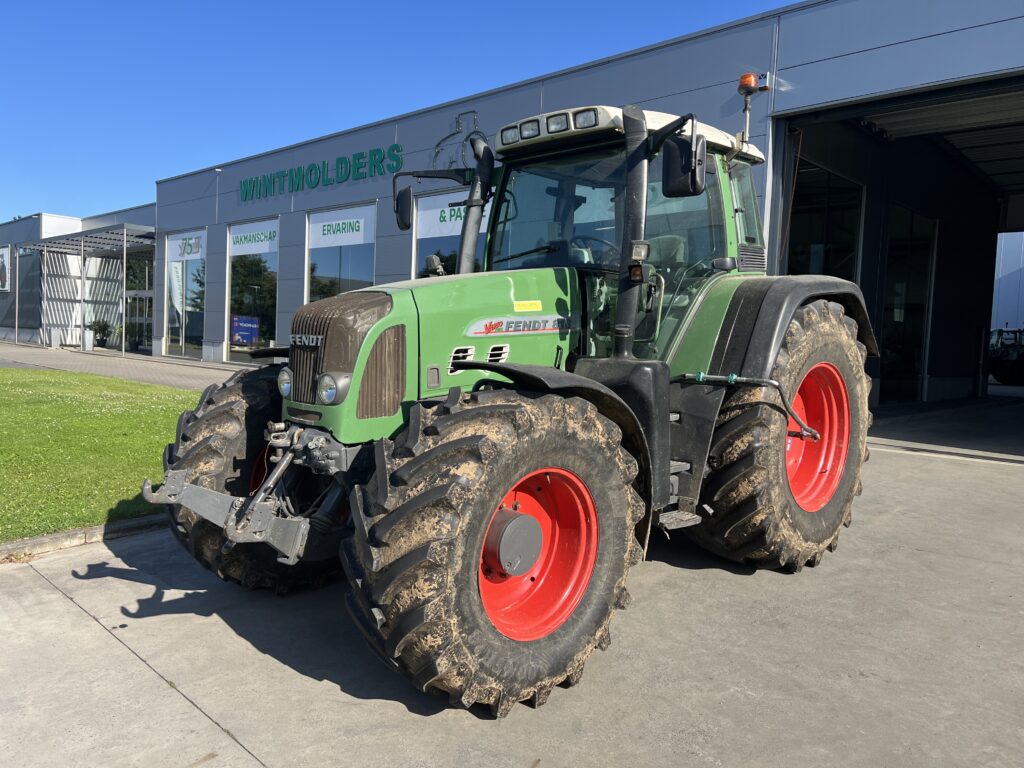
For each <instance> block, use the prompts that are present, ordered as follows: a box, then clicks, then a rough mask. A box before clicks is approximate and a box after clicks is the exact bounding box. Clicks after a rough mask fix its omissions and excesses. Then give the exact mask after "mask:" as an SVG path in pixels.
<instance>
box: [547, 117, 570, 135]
mask: <svg viewBox="0 0 1024 768" xmlns="http://www.w3.org/2000/svg"><path fill="white" fill-rule="evenodd" d="M568 130H569V115H568V114H567V113H565V112H562V113H561V114H558V115H550V116H549V117H548V133H561V132H562V131H568Z"/></svg>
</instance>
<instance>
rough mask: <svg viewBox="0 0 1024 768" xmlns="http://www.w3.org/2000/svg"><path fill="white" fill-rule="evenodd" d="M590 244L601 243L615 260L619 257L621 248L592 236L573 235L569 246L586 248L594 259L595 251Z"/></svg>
mask: <svg viewBox="0 0 1024 768" xmlns="http://www.w3.org/2000/svg"><path fill="white" fill-rule="evenodd" d="M588 243H600V244H601V245H603V246H605V247H606V248H608V249H610V251H611V253H610V255H611V256H612V257H613V258H614V257H617V256H618V255H619V246H617V245H616V244H615V243H612V242H609V241H608V240H602V239H601V238H600V237H594V236H592V235H573V236H572V239H570V240H569V245H575V246H576V247H577V248H584V249H586V250H587V251H590V254H591V258H593V251H592V250H591V248H590V246H589V245H588Z"/></svg>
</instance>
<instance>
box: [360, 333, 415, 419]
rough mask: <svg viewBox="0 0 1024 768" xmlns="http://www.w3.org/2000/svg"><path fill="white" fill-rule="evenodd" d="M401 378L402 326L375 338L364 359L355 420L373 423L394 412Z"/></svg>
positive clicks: (402, 383) (402, 391) (401, 390)
mask: <svg viewBox="0 0 1024 768" xmlns="http://www.w3.org/2000/svg"><path fill="white" fill-rule="evenodd" d="M405 378H406V376H405V326H404V325H393V326H391V327H390V328H388V329H387V330H386V331H384V332H383V333H382V334H381V335H380V336H378V337H377V340H376V341H375V342H374V343H373V349H371V350H370V354H369V356H368V357H367V359H366V370H365V371H363V379H362V381H361V382H360V384H359V403H358V404H357V406H356V416H357V417H358V418H360V419H375V418H379V417H381V416H390V415H391V414H393V413H394V412H395V411H397V410H398V407H399V406H400V405H401V404H402V395H403V394H405Z"/></svg>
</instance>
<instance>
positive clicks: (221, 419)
mask: <svg viewBox="0 0 1024 768" xmlns="http://www.w3.org/2000/svg"><path fill="white" fill-rule="evenodd" d="M280 369H281V366H280V365H271V366H266V367H264V368H259V369H256V370H245V371H239V372H238V373H236V374H234V375H233V376H232V377H231V378H230V379H228V380H227V381H226V382H225V383H223V384H219V385H214V386H211V387H209V388H208V389H207V390H206V391H205V392H203V394H202V396H201V397H200V398H199V405H198V406H196V408H195V409H194V410H192V411H185V412H184V413H183V414H181V417H180V418H179V419H178V429H177V434H176V436H175V441H174V443H173V444H171V445H169V446H167V452H166V453H165V454H164V469H165V470H167V469H176V470H182V469H183V470H185V472H186V474H185V480H186V482H189V483H194V484H196V485H199V486H201V487H203V488H210V489H212V490H215V491H219V492H221V493H227V494H230V495H232V496H246V495H248V494H249V493H250V492H251V491H252V490H253V489H254V488H255V487H256V486H258V485H259V484H260V483H261V482H262V481H263V479H264V478H265V476H266V473H267V471H268V468H269V466H270V465H269V464H268V462H267V451H266V442H265V440H264V437H263V432H264V430H265V428H266V425H267V422H268V421H270V420H275V421H276V420H278V419H280V417H281V396H280V394H279V393H278V391H277V374H278V371H279V370H280ZM167 511H168V514H169V516H170V523H171V530H172V531H173V532H174V534H175V536H177V538H178V540H179V541H181V543H182V544H183V545H184V546H185V548H186V549H187V550H188V551H189V552H190V553H192V556H193V557H195V559H196V560H198V561H199V563H200V564H202V565H203V566H204V567H206V568H209V569H210V570H212V571H213V572H214V573H216V574H217V575H218V576H220V577H221V578H222V579H224V580H226V581H236V582H238V583H240V584H242V585H243V586H246V587H250V588H253V589H256V588H269V589H274V590H276V591H277V592H286V591H288V590H289V589H290V588H292V587H295V586H299V585H308V586H319V585H320V584H322V583H324V581H326V580H327V579H328V578H329V577H330V576H332V575H333V574H335V573H338V572H340V570H341V567H340V564H339V563H338V560H337V559H336V558H332V559H330V560H323V561H318V562H299V563H297V564H296V565H293V566H289V565H284V564H282V563H279V562H278V561H277V553H276V551H275V550H274V549H273V548H271V547H270V546H269V545H267V544H239V545H237V546H234V547H230V548H228V547H226V546H225V545H226V544H227V543H228V542H227V539H226V538H225V536H224V532H223V530H221V529H220V528H219V527H217V526H215V525H213V524H211V523H209V522H208V521H206V520H204V519H202V518H201V517H199V516H198V515H197V514H196V513H195V512H193V511H192V510H190V509H188V508H187V507H183V506H181V505H169V506H168V507H167ZM315 535H316V533H315V531H313V530H311V531H310V536H311V537H312V536H315Z"/></svg>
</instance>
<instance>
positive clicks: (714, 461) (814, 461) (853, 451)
mask: <svg viewBox="0 0 1024 768" xmlns="http://www.w3.org/2000/svg"><path fill="white" fill-rule="evenodd" d="M865 357H866V350H865V348H864V346H863V345H862V344H860V343H859V342H858V341H857V324H856V322H854V321H853V320H852V319H851V318H849V317H847V316H846V314H845V311H844V310H843V307H842V305H840V304H837V303H835V302H829V301H823V300H822V301H816V302H814V303H812V304H808V305H806V306H804V307H801V308H800V309H799V310H797V312H796V314H795V316H794V318H793V320H792V321H791V322H790V325H789V328H788V329H787V331H786V336H785V339H784V341H783V344H782V347H781V349H780V350H779V354H778V357H777V359H776V362H775V366H774V368H773V369H772V378H773V379H775V380H776V381H778V382H779V383H780V384H782V386H783V388H784V389H785V391H786V392H787V393H788V394H790V397H791V404H792V406H793V410H794V411H796V413H797V414H798V415H799V416H800V418H801V419H802V420H803V421H804V422H806V423H807V424H808V425H809V426H810V427H812V428H813V429H815V430H816V431H817V432H818V433H819V435H820V439H819V440H817V441H812V440H810V439H808V438H802V437H801V436H800V428H799V426H798V424H797V423H796V422H795V421H794V420H793V419H792V418H791V417H789V416H787V415H786V413H785V410H784V409H783V407H782V402H781V400H780V398H779V395H778V392H776V391H775V390H774V389H771V388H767V387H760V388H751V389H737V390H736V391H735V392H733V393H732V394H731V395H730V396H729V397H727V399H726V401H725V403H724V404H723V406H722V410H721V413H720V414H719V416H718V422H717V426H716V429H715V433H714V437H713V439H712V445H711V451H710V455H709V458H708V464H709V468H710V473H709V475H708V477H707V479H706V481H705V483H704V487H703V489H702V491H701V502H702V504H701V510H699V511H700V514H701V515H702V516H704V520H703V522H702V523H701V524H700V525H699V526H695V527H692V528H687V529H685V530H686V532H687V534H688V535H689V536H690V537H691V538H693V539H694V540H695V541H697V543H699V544H701V545H702V546H704V547H706V548H708V549H710V550H712V551H714V552H716V553H718V554H720V555H722V556H724V557H727V558H729V559H731V560H736V561H738V562H746V563H749V564H751V565H755V566H758V567H769V568H771V567H784V568H789V569H792V570H799V569H800V568H802V567H803V566H804V565H817V564H818V562H819V561H820V560H821V557H822V555H823V553H824V552H825V550H826V549H835V548H836V546H837V542H838V539H839V531H840V530H841V528H842V527H843V526H844V525H849V524H850V519H851V510H852V506H853V500H854V497H855V496H857V495H858V494H859V493H860V491H861V483H860V471H861V465H862V464H863V463H864V461H866V459H867V444H866V439H867V429H868V426H869V424H870V423H871V414H870V411H869V410H868V390H869V386H870V383H869V380H868V378H867V376H866V375H865V373H864V359H865ZM708 509H710V510H711V512H710V513H709V512H708V511H707V510H708Z"/></svg>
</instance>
